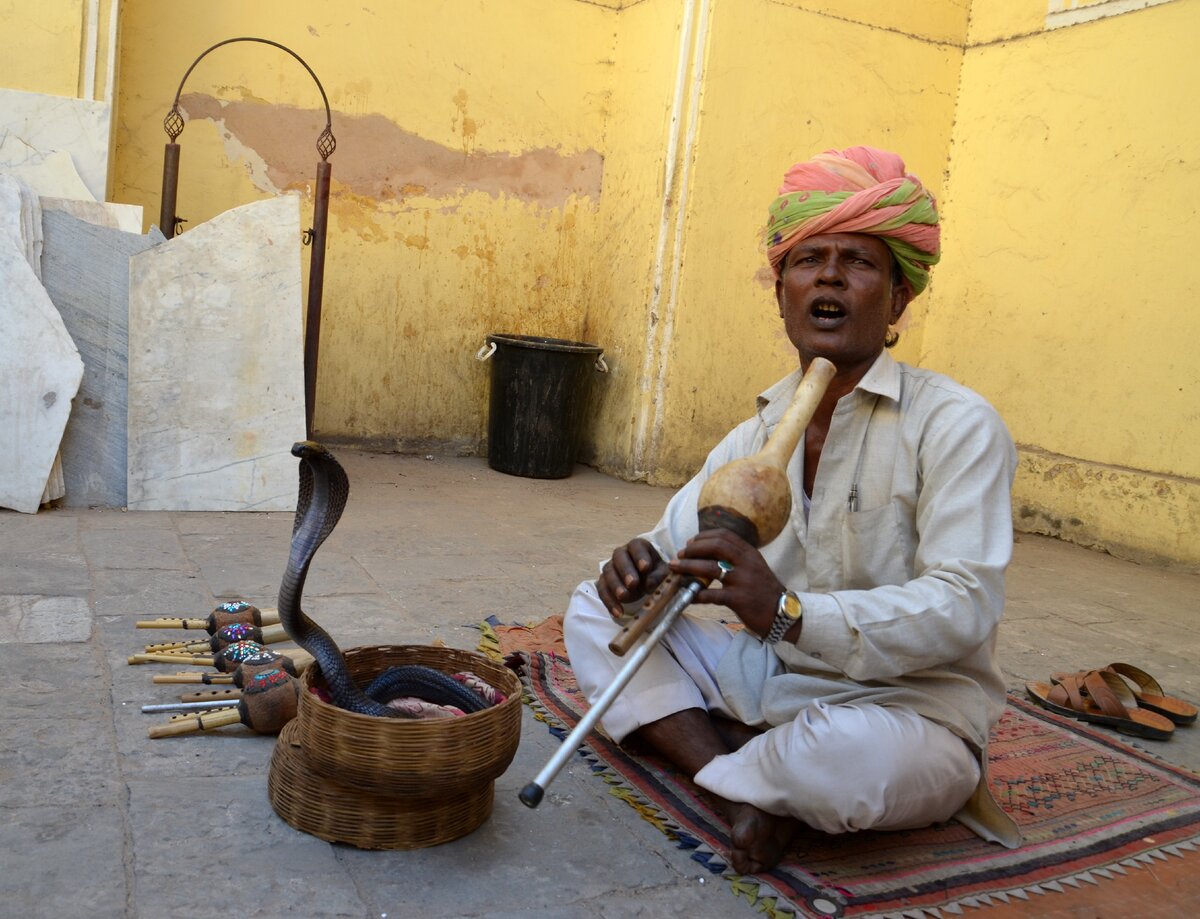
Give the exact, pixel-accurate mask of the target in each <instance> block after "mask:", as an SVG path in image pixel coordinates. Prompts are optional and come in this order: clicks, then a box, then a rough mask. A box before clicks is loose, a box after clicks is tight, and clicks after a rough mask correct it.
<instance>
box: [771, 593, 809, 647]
mask: <svg viewBox="0 0 1200 919" xmlns="http://www.w3.org/2000/svg"><path fill="white" fill-rule="evenodd" d="M803 615H804V607H803V606H801V605H800V598H799V597H797V596H796V595H795V594H794V593H792V591H790V590H785V591H784V592H783V593H782V594H780V595H779V606H778V607H776V609H775V619H774V620H773V621H772V622H771V628H770V631H768V632H767V637H766V638H764V639H763V640H764V641H766V642H769V643H770V644H775V643H776V642H778V641H782V640H783V636H784V634H785V633H786V632H787V630H788V629H790V628H791V627H792V626H793V625H795V624H796V623H797V622H799V621H800V617H801V616H803Z"/></svg>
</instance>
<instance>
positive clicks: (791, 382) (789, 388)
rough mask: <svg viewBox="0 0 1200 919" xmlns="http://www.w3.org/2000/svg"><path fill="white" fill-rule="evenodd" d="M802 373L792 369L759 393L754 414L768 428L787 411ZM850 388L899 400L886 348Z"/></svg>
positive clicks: (897, 367) (895, 373) (895, 367)
mask: <svg viewBox="0 0 1200 919" xmlns="http://www.w3.org/2000/svg"><path fill="white" fill-rule="evenodd" d="M802 375H803V374H802V373H801V371H800V370H798V369H797V370H794V371H793V372H792V373H790V374H788V375H787V376H786V377H784V378H783V379H782V380H780V381H779V382H778V383H776V384H775V385H773V386H771V387H769V388H767V389H765V390H763V391H762V392H761V393H760V394H759V396H758V414H759V417H760V418H762V421H763V424H765V425H766V426H767V429H768V430H770V429H771V428H774V427H775V425H776V424H778V423H779V419H781V418H782V417H783V414H784V412H786V411H787V408H788V406H789V405H790V404H791V402H792V395H793V394H794V393H795V392H796V387H797V386H799V385H800V378H801V376H802ZM854 389H855V391H858V390H862V391H863V392H867V393H872V394H874V395H878V396H882V397H884V398H886V399H891V400H892V401H896V402H898V401H899V400H900V365H899V364H898V363H896V359H895V358H894V357H892V356H891V354H889V353H888V352H887V351H886V350H884V351H880V352H879V357H877V358H875V363H873V364H872V365H871V369H870V370H868V371H867V372H866V374H865V375H864V376H863V378H862V379H861V380H859V381H858V384H857V385H856V386H855V387H854Z"/></svg>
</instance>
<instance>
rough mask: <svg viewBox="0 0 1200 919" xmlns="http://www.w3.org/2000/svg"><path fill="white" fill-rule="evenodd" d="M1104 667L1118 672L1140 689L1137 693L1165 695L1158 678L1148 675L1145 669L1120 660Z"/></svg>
mask: <svg viewBox="0 0 1200 919" xmlns="http://www.w3.org/2000/svg"><path fill="white" fill-rule="evenodd" d="M1104 669H1105V670H1109V671H1111V672H1112V673H1118V674H1120V675H1121V676H1123V677H1125V679H1127V680H1129V681H1130V682H1131V683H1133V684H1134V685H1135V686H1137V688H1138V690H1139V691H1140V693H1139V694H1141V695H1149V696H1165V695H1166V693H1165V692H1163V688H1162V686H1161V685H1159V682H1158V680H1156V679H1154V677H1152V676H1150V674H1148V673H1147V672H1146V671H1145V670H1142V669H1141V668H1140V667H1135V666H1133V664H1124V663H1121V662H1120V661H1117V662H1116V663H1112V664H1109V665H1108V666H1107V667H1105V668H1104Z"/></svg>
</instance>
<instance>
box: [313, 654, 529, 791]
mask: <svg viewBox="0 0 1200 919" xmlns="http://www.w3.org/2000/svg"><path fill="white" fill-rule="evenodd" d="M405 664H420V665H423V666H426V667H433V668H435V669H437V670H441V671H443V672H445V673H456V672H458V671H461V670H469V671H472V672H474V673H476V674H478V675H479V676H480V677H482V678H483V679H485V680H487V681H488V682H489V683H491V684H492V686H494V687H496V689H497V690H499V691H500V692H502V693H504V695H505V696H507V698H506V699H505V701H504V702H502V703H501V704H499V705H496V706H493V707H492V708H487V709H484V710H483V711H481V712H474V713H472V714H470V715H465V716H463V717H461V718H444V719H435V720H410V719H403V718H394V719H393V718H377V717H374V716H371V715H360V714H357V713H355V712H348V711H346V710H345V709H342V708H338V707H337V706H335V705H330V704H329V703H327V702H323V701H321V699H320V698H319V697H318V696H317V695H315V694H314V693H313V692H311V691H310V690H311V689H312V688H313V687H316V688H324V685H325V681H324V678H323V677H322V676H321V671H320V668H319V667H316V666H314V667H310V668H308V670H306V671H305V673H304V681H303V689H302V691H301V693H300V707H299V711H298V713H297V717H296V723H297V729H296V730H297V739H298V741H299V743H300V744H301V746H302V747H303V748H304V753H305V755H306V757H307V760H308V764H309V766H311V768H312V769H313V770H314V771H315V772H316V773H318V774H319V775H322V776H325V777H326V778H329V779H333V780H335V781H336V782H337V783H339V784H340V785H343V786H347V787H349V788H354V789H358V790H360V791H365V792H369V793H371V794H375V795H386V796H390V797H416V798H428V797H429V796H430V794H431V792H432V791H435V790H436V793H437V795H439V796H440V797H461V796H463V795H469V794H477V793H478V792H479V790H480V788H482V787H483V786H488V787H489V788H490V786H491V784H492V782H493V780H494V779H496V777H497V776H499V775H501V774H502V773H503V772H504V770H505V769H507V768H508V764H509V763H511V762H512V758H513V756H514V755H515V754H516V752H517V744H518V743H519V742H520V739H521V683H520V681H519V680H518V679H517V677H516V675H515V674H514V673H513V672H512V671H511V670H509V669H508V668H507V667H505V666H503V665H502V664H498V663H496V662H494V661H491V660H488V658H486V657H484V656H483V655H481V654H475V653H472V652H470V651H461V650H458V649H455V648H433V647H423V646H419V645H377V646H368V647H362V648H351V649H350V650H348V651H347V652H346V668H347V670H348V671H349V673H350V675H351V677H353V679H354V680H355V681H356V682H357V683H359V684H360V685H366V684H367V683H368V682H370V681H371V680H372V679H374V678H375V677H376V676H378V675H379V673H381V672H382V671H384V670H386V669H387V668H388V667H397V666H402V665H405Z"/></svg>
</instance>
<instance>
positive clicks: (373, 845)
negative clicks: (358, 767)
mask: <svg viewBox="0 0 1200 919" xmlns="http://www.w3.org/2000/svg"><path fill="white" fill-rule="evenodd" d="M299 735H300V725H299V722H297V721H292V722H289V723H288V724H287V725H285V726H284V729H283V731H282V732H281V733H280V735H279V739H278V740H277V741H276V743H275V752H274V753H273V754H272V756H271V771H270V774H269V776H268V779H267V794H268V796H269V798H270V801H271V806H272V807H273V808H274V809H275V812H276V813H277V814H279V816H280V817H282V818H283V819H284V820H285V821H286V822H287V823H289V824H290V825H291V826H293V827H295V828H296V829H298V830H301V831H302V832H305V833H309V834H311V835H313V836H316V837H317V838H318V839H324V840H326V841H328V842H341V843H347V844H349V845H352V846H357V847H358V848H360V849H421V848H425V847H426V846H436V845H439V844H440V843H443V842H450V841H451V840H453V839H459V838H460V837H463V836H466V835H467V834H468V833H470V832H471V831H472V830H475V829H476V828H478V827H479V826H480V824H482V823H483V822H484V821H485V820H487V818H488V815H489V814H491V812H492V802H493V797H494V789H495V783H494V782H491V781H488V782H485V783H484V784H483V785H481V786H479V787H478V788H476V789H475V790H473V791H470V792H467V793H465V794H461V795H455V796H449V797H447V796H441V797H437V796H435V797H426V798H416V797H413V798H392V797H384V796H382V795H373V794H368V793H366V792H363V791H358V790H357V789H353V788H347V787H346V786H344V785H340V784H338V783H337V782H334V781H331V780H330V779H327V778H325V777H324V776H322V775H318V774H317V773H316V772H314V771H313V770H312V768H311V766H310V764H309V762H308V756H307V755H306V754H305V752H304V748H303V747H302V746H301V745H300V743H299Z"/></svg>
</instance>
